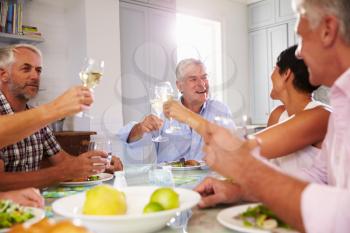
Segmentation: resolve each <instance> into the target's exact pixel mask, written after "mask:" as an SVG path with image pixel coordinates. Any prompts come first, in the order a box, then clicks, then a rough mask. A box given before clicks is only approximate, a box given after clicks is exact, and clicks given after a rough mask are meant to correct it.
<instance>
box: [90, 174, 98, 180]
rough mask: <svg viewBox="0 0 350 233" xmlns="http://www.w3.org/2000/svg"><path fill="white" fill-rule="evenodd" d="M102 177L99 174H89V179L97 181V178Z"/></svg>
mask: <svg viewBox="0 0 350 233" xmlns="http://www.w3.org/2000/svg"><path fill="white" fill-rule="evenodd" d="M99 179H100V177H99V176H98V175H93V176H89V178H88V181H95V180H99Z"/></svg>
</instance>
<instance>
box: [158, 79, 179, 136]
mask: <svg viewBox="0 0 350 233" xmlns="http://www.w3.org/2000/svg"><path fill="white" fill-rule="evenodd" d="M156 90H157V91H158V93H156V95H159V96H161V98H162V99H165V100H166V101H167V100H170V99H174V98H176V97H177V95H176V94H175V91H174V89H173V87H172V86H171V83H170V82H161V83H158V84H157V86H156ZM180 129H181V128H180V127H179V126H175V125H174V120H173V119H172V118H171V117H170V118H169V126H168V128H166V129H165V132H166V133H167V134H178V133H179V131H180Z"/></svg>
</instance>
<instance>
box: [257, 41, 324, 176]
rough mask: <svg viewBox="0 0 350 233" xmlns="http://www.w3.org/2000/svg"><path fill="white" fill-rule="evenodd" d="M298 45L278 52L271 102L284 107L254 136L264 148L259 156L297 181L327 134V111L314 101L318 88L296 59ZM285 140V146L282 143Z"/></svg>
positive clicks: (272, 77)
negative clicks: (276, 102) (262, 156)
mask: <svg viewBox="0 0 350 233" xmlns="http://www.w3.org/2000/svg"><path fill="white" fill-rule="evenodd" d="M296 49H297V45H294V46H292V47H289V48H288V49H286V50H284V51H283V52H281V54H280V55H279V56H278V58H277V62H276V66H275V67H274V69H273V72H272V74H271V80H272V86H273V88H272V90H271V93H270V96H271V98H272V99H275V100H280V101H281V102H282V103H283V105H280V106H278V107H277V108H275V109H274V110H273V111H272V113H271V114H270V117H269V120H268V124H267V126H268V128H267V129H266V130H264V131H262V132H260V133H258V134H257V136H258V137H259V138H261V139H262V140H263V142H264V144H265V145H266V146H264V147H263V148H262V155H264V156H265V157H267V158H269V159H271V161H272V162H273V163H275V164H276V165H278V166H279V167H281V169H282V170H284V171H286V172H287V173H289V174H292V175H295V176H298V177H300V178H304V177H302V175H300V173H299V171H300V169H308V168H309V167H310V166H312V163H313V160H314V158H315V156H317V155H318V153H319V151H320V148H321V144H322V141H323V138H324V136H325V135H326V132H327V123H328V117H329V114H330V109H329V107H328V106H327V105H325V104H323V103H321V102H318V101H315V100H313V98H312V93H313V91H315V90H316V89H317V88H318V86H313V85H311V84H310V82H309V72H308V68H307V67H306V65H305V63H304V61H303V60H301V59H298V58H297V57H296V56H295V51H296ZM282 140H286V141H287V143H283V142H281V141H282Z"/></svg>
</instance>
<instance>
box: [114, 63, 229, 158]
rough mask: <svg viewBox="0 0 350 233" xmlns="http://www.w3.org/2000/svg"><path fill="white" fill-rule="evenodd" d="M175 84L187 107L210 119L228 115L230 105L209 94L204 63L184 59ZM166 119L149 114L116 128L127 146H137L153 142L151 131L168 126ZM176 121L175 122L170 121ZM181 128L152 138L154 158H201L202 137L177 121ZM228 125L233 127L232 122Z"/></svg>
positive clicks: (179, 65)
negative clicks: (161, 138)
mask: <svg viewBox="0 0 350 233" xmlns="http://www.w3.org/2000/svg"><path fill="white" fill-rule="evenodd" d="M176 86H177V88H178V90H179V91H180V93H181V99H180V100H181V103H182V105H183V106H184V107H185V108H186V109H188V110H189V111H192V112H194V113H195V114H197V115H200V116H202V117H204V118H205V119H207V120H209V121H213V120H214V118H215V117H217V116H220V117H227V118H229V117H231V111H230V110H229V108H228V107H227V106H226V105H225V104H223V103H221V102H219V101H217V100H214V99H210V98H209V81H208V78H207V73H206V68H205V66H204V64H203V63H202V62H201V61H199V60H196V59H192V58H190V59H185V60H182V61H180V62H179V63H178V65H177V67H176ZM169 123H170V121H169V120H165V122H163V120H161V119H159V118H158V117H157V116H155V115H152V114H151V115H148V116H146V117H145V118H144V120H143V121H142V122H139V123H136V122H132V123H130V124H128V125H126V126H125V127H123V128H122V129H120V130H119V132H118V136H119V138H120V140H121V141H122V142H124V144H125V145H126V146H127V148H131V149H133V148H134V149H136V148H140V147H142V146H145V145H149V144H152V143H154V142H152V140H151V137H152V132H153V131H156V130H158V129H159V128H162V131H164V130H165V129H168V128H169ZM173 123H175V122H173ZM178 127H179V128H180V132H178V133H176V134H166V135H167V137H169V140H168V141H166V142H160V143H159V142H155V143H154V144H155V147H156V152H157V162H169V161H175V160H179V159H181V158H184V159H186V160H202V159H203V152H202V147H203V139H202V137H201V136H200V135H198V134H197V133H196V132H194V131H192V129H191V128H190V127H188V126H187V125H184V124H181V125H178ZM229 127H232V128H234V127H235V126H234V123H232V125H230V126H229Z"/></svg>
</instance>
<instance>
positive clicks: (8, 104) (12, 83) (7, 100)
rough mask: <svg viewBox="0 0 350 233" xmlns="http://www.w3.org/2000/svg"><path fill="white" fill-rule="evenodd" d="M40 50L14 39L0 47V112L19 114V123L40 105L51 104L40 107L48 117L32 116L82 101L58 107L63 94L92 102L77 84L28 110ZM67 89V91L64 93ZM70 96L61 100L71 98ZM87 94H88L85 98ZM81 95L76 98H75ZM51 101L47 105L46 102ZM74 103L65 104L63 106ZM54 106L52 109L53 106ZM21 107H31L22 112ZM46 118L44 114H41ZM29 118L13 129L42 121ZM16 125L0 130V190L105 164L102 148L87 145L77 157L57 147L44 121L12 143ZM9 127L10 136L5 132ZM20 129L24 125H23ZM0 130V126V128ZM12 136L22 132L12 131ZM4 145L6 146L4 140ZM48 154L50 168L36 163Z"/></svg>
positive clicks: (43, 182)
mask: <svg viewBox="0 0 350 233" xmlns="http://www.w3.org/2000/svg"><path fill="white" fill-rule="evenodd" d="M41 64H42V55H41V52H40V51H39V50H38V49H37V48H36V47H34V46H32V45H26V44H19V45H13V46H9V47H6V48H1V49H0V114H1V115H2V116H1V117H2V118H3V119H2V120H4V121H6V120H7V121H11V116H10V115H12V114H13V113H15V115H16V114H18V118H21V117H23V118H22V120H19V122H21V123H23V119H27V120H29V119H30V118H31V117H35V115H36V114H35V113H38V112H39V113H40V111H43V110H49V108H50V109H51V111H52V112H45V113H46V114H47V118H45V117H43V115H42V114H39V115H38V116H36V117H38V118H39V117H40V116H41V117H43V121H44V122H45V121H50V120H51V119H54V117H53V116H54V115H56V116H57V115H59V114H57V112H56V111H59V110H64V108H66V111H63V112H62V113H61V114H65V113H67V111H68V112H74V111H76V110H74V109H79V111H80V110H81V106H80V105H78V108H77V106H73V105H68V106H66V107H63V109H60V108H59V107H60V106H61V108H62V105H61V104H62V103H60V101H62V100H64V99H65V98H72V99H73V100H74V99H75V101H77V95H76V94H77V92H79V93H80V94H78V99H79V98H80V99H85V98H87V99H88V100H87V101H88V102H87V103H89V101H90V102H91V101H92V99H91V94H90V92H89V91H88V90H86V88H81V87H78V89H79V88H80V90H77V88H76V89H75V90H74V89H73V90H70V91H68V92H69V93H70V94H69V93H68V94H66V95H63V96H61V97H60V98H59V99H58V101H54V102H52V103H51V105H50V104H48V105H45V106H43V107H41V108H39V109H37V110H28V109H29V106H28V105H27V102H28V101H29V100H30V99H31V98H33V97H34V96H35V95H36V94H37V92H38V89H39V84H40V75H41V70H42V65H41ZM69 95H70V96H69ZM72 99H70V100H68V99H65V101H72ZM89 99H90V100H89ZM80 101H81V100H80ZM50 106H51V107H50ZM69 106H70V107H73V109H69V108H68V107H69ZM52 107H53V108H56V109H55V110H52ZM26 111H31V112H30V113H29V114H26ZM45 119H46V120H45ZM34 122H37V123H33V124H30V123H29V122H27V124H28V125H31V127H28V129H25V128H26V127H23V128H22V129H20V130H19V131H18V132H20V133H19V135H21V136H23V137H25V136H26V135H28V134H29V133H32V132H33V130H34V129H38V127H40V126H41V125H42V124H41V123H38V122H39V121H34ZM16 127H17V129H18V126H17V125H16V126H14V125H12V124H9V125H8V126H6V128H4V129H3V130H4V131H3V132H4V134H0V135H1V137H2V138H3V140H1V141H2V148H1V150H0V176H1V179H0V190H9V189H18V188H25V187H30V186H34V187H46V186H48V185H52V184H56V183H58V182H61V181H66V180H70V179H75V178H84V177H88V176H90V175H93V174H96V173H98V172H101V171H103V170H105V168H106V164H107V160H106V157H107V155H106V153H105V152H102V151H92V152H87V153H84V154H82V155H80V156H78V157H73V156H70V155H68V154H67V153H65V152H64V151H63V150H61V148H60V146H59V145H58V143H57V142H56V139H55V138H54V136H53V134H52V132H51V130H50V129H49V128H48V127H47V126H44V127H43V128H41V129H39V130H38V131H36V132H34V134H31V135H30V136H28V137H26V138H24V139H22V140H21V141H18V142H16V143H14V144H9V143H13V141H15V140H14V138H16V136H14V133H17V132H16V131H14V129H15V128H16ZM6 130H7V131H8V132H12V134H9V137H4V135H5V134H6ZM22 130H23V131H22ZM0 132H1V131H0ZM17 139H21V137H18V136H17ZM5 145H6V146H5ZM44 157H45V158H49V161H50V163H51V166H50V167H49V168H45V169H40V163H41V162H42V160H43V158H44ZM112 169H113V170H114V169H122V165H121V162H120V161H119V160H117V161H115V163H114V167H112Z"/></svg>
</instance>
